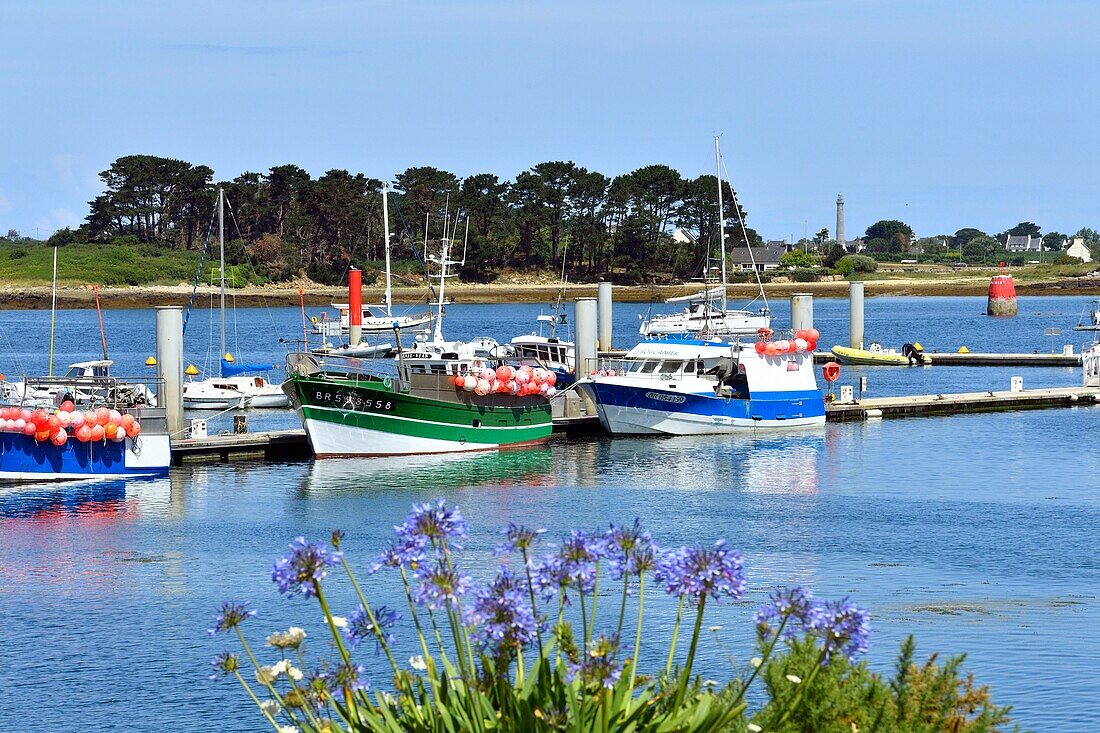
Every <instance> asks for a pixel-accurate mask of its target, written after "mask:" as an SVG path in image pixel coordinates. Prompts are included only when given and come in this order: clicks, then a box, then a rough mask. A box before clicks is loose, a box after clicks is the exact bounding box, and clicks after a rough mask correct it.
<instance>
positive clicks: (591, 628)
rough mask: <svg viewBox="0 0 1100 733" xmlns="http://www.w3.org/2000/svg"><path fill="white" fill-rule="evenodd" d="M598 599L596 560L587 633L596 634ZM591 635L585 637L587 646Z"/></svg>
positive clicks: (598, 570)
mask: <svg viewBox="0 0 1100 733" xmlns="http://www.w3.org/2000/svg"><path fill="white" fill-rule="evenodd" d="M599 599H600V561H599V560H597V561H596V582H595V583H593V584H592V621H591V622H590V623H589V624H588V633H590V634H592V635H593V636H595V635H596V603H597V602H598V601H599ZM590 641H592V639H591V637H587V636H586V637H585V639H584V645H585V647H586V648H587V647H588V642H590Z"/></svg>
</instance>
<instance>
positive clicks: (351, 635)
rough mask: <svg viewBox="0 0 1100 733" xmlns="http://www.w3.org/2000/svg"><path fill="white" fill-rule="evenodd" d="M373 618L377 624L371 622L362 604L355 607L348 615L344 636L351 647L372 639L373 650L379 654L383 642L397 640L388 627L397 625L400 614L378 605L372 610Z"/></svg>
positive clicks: (388, 642) (391, 642) (387, 642)
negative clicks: (353, 611)
mask: <svg viewBox="0 0 1100 733" xmlns="http://www.w3.org/2000/svg"><path fill="white" fill-rule="evenodd" d="M374 620H375V621H376V622H377V624H374V623H372V622H371V620H370V615H369V614H368V613H367V609H365V608H363V606H362V604H360V606H359V608H358V609H356V611H355V613H353V614H352V615H350V616H348V624H347V626H345V627H344V636H345V638H347V640H348V643H349V644H351V647H352V649H355V648H357V647H358V646H359V645H360V644H361V643H363V642H364V641H366V640H367V639H373V640H374V652H375V654H379V653H381V651H382V644H383V643H385V644H393V643H394V642H395V641H397V637H395V636H394V635H393V634H392V633H390V631H389V629H392V628H393V627H394V626H396V625H397V622H398V621H400V620H401V614H399V613H398V612H397V611H394V610H393V609H391V608H387V607H385V606H380V607H379V608H377V609H375V610H374Z"/></svg>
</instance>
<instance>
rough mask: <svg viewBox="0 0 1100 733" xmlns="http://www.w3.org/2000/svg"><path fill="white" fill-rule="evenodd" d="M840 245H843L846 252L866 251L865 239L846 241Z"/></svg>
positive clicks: (858, 238) (857, 238)
mask: <svg viewBox="0 0 1100 733" xmlns="http://www.w3.org/2000/svg"><path fill="white" fill-rule="evenodd" d="M842 244H843V245H844V249H845V250H847V251H848V252H862V251H863V250H865V249H867V237H856V238H855V239H847V240H845V241H844V242H843V243H842Z"/></svg>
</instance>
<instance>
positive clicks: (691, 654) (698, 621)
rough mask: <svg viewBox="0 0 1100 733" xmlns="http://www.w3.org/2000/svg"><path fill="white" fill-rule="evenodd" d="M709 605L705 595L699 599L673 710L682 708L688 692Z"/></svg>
mask: <svg viewBox="0 0 1100 733" xmlns="http://www.w3.org/2000/svg"><path fill="white" fill-rule="evenodd" d="M706 605H707V596H706V594H705V593H704V594H703V595H702V596H700V597H699V611H698V612H697V613H696V614H695V629H694V630H693V631H692V633H691V646H690V647H688V657H687V662H685V663H684V679H683V681H682V682H681V683H680V689H679V690H677V691H676V702H675V703H674V704H673V706H672V707H673V709H675V708H678V707H680V703H681V702H683V699H684V693H685V692H686V691H687V687H688V682H689V681H690V680H691V667H692V665H693V664H694V663H695V648H696V647H697V646H698V645H699V632H700V631H701V630H702V629H703V609H704V608H706Z"/></svg>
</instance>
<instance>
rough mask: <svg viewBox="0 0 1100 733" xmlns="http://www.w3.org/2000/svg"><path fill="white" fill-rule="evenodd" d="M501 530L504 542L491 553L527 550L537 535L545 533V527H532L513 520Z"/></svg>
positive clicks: (535, 540) (533, 543)
mask: <svg viewBox="0 0 1100 733" xmlns="http://www.w3.org/2000/svg"><path fill="white" fill-rule="evenodd" d="M501 531H502V533H503V534H504V542H502V543H501V544H499V545H497V547H496V548H495V549H494V550H493V554H496V555H506V554H508V553H510V552H524V551H529V550H530V549H531V548H532V547H534V545H535V542H537V541H538V538H539V536H540V535H543V534H545V533H546V530H545V529H532V528H530V527H525V526H523V525H522V524H516V523H515V522H509V523H508V526H507V527H505V528H504V529H503V530H501Z"/></svg>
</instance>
